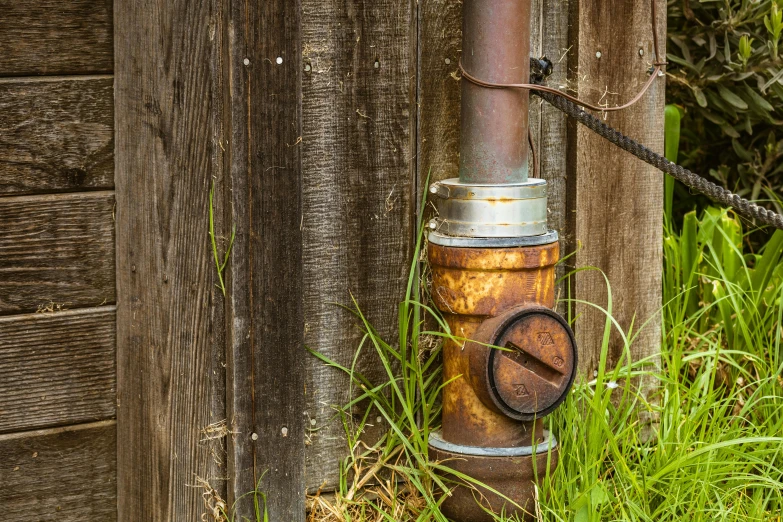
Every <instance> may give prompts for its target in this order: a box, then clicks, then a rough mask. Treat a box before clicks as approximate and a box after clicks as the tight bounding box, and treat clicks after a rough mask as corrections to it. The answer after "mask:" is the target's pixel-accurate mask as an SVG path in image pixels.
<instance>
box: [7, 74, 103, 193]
mask: <svg viewBox="0 0 783 522" xmlns="http://www.w3.org/2000/svg"><path fill="white" fill-rule="evenodd" d="M0 113H1V114H2V115H3V121H2V124H0V195H2V194H30V193H39V192H64V191H75V190H84V189H111V188H114V129H113V125H114V89H113V79H112V78H111V77H94V76H93V77H90V76H87V77H82V76H79V77H73V78H62V77H60V78H41V79H39V78H27V79H13V80H0Z"/></svg>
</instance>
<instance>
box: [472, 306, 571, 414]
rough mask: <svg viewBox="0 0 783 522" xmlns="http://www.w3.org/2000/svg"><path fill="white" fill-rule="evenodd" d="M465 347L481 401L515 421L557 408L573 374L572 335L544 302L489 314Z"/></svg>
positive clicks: (566, 324)
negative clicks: (493, 315) (495, 314)
mask: <svg viewBox="0 0 783 522" xmlns="http://www.w3.org/2000/svg"><path fill="white" fill-rule="evenodd" d="M487 345H490V346H495V347H497V348H490V347H488V346H487ZM465 348H466V350H469V352H470V379H471V384H472V385H473V389H474V390H475V391H476V394H477V395H478V396H479V398H480V399H481V401H482V402H483V403H484V404H485V405H486V406H487V407H488V408H491V409H493V410H495V411H497V412H498V413H503V414H505V415H507V416H509V417H511V418H513V419H517V420H522V421H531V420H534V419H540V418H541V417H543V416H544V415H547V414H548V413H550V412H551V411H552V410H554V409H555V408H557V406H558V405H560V403H561V402H562V401H563V400H564V399H565V397H566V395H567V394H568V390H569V389H570V388H571V385H572V384H573V382H574V377H575V375H576V368H577V351H576V342H575V341H574V334H573V332H572V331H571V328H570V327H569V326H568V323H566V321H565V320H564V319H563V318H562V317H560V315H558V314H557V313H555V312H554V311H552V310H550V309H548V308H544V307H538V306H522V307H517V308H513V309H511V310H509V311H507V312H505V313H503V314H502V315H500V316H498V317H493V318H491V319H487V320H486V321H484V323H482V325H481V326H480V327H479V328H478V330H477V331H476V334H475V336H474V341H473V342H470V343H468V344H467V345H466V347H465Z"/></svg>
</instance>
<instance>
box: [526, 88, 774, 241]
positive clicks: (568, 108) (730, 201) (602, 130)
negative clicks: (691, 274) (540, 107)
mask: <svg viewBox="0 0 783 522" xmlns="http://www.w3.org/2000/svg"><path fill="white" fill-rule="evenodd" d="M533 93H534V94H535V95H536V96H539V97H540V98H541V99H542V100H544V101H546V102H547V103H549V104H550V105H552V106H553V107H555V108H557V109H559V110H561V111H562V112H564V113H565V114H567V115H568V116H570V117H572V118H574V119H575V120H577V121H578V122H579V123H581V124H582V125H584V126H585V127H587V128H588V129H590V130H591V131H593V132H595V133H596V134H598V135H599V136H601V137H603V138H605V139H606V140H608V141H609V142H611V143H613V144H615V145H617V146H618V147H620V148H621V149H623V150H624V151H627V152H630V153H631V154H633V155H634V156H636V157H637V158H639V159H640V160H642V161H644V162H645V163H647V164H649V165H652V166H653V167H655V168H656V169H658V170H660V171H662V172H666V173H667V174H670V175H671V176H672V177H673V178H674V179H676V180H678V181H681V182H682V183H683V184H684V185H686V186H688V187H690V188H692V189H693V190H695V191H697V192H700V193H701V194H704V195H705V196H707V197H708V198H710V199H711V200H713V201H715V202H716V203H720V204H721V205H724V206H726V207H731V208H733V209H734V211H735V212H737V214H739V215H741V216H743V217H745V218H747V219H750V220H756V222H758V223H763V224H766V225H771V226H773V227H775V228H777V229H780V230H783V216H781V215H780V214H777V213H775V212H773V211H771V210H767V209H766V208H764V207H760V206H758V205H755V204H753V203H751V202H750V201H748V200H747V199H744V198H742V197H740V196H738V195H737V194H734V193H732V192H730V191H728V190H726V189H725V188H723V187H720V186H718V185H716V184H715V183H712V182H710V181H708V180H706V179H704V178H703V177H701V176H699V175H698V174H696V173H694V172H691V171H690V170H688V169H686V168H685V167H682V166H680V165H677V164H676V163H672V162H671V161H669V160H667V159H666V158H665V157H663V156H661V155H660V154H657V153H655V152H653V151H652V150H650V149H648V148H647V147H645V146H644V145H642V144H641V143H639V142H637V141H635V140H633V139H631V138H629V137H628V136H626V135H624V134H623V133H621V132H620V131H618V130H616V129H613V128H612V127H610V126H609V125H607V124H606V123H604V122H602V121H601V120H600V119H598V118H596V117H595V116H593V115H592V114H589V113H587V112H585V111H584V110H583V109H582V108H581V107H579V106H578V105H576V104H575V103H573V102H571V101H569V100H567V99H565V98H563V97H561V96H558V95H557V94H552V93H549V92H539V91H533Z"/></svg>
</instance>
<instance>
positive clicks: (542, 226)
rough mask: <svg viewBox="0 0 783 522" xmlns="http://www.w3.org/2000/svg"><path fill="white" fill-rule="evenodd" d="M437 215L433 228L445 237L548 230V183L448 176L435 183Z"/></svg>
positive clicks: (500, 235) (503, 235) (517, 234)
mask: <svg viewBox="0 0 783 522" xmlns="http://www.w3.org/2000/svg"><path fill="white" fill-rule="evenodd" d="M430 192H431V193H432V194H433V195H435V196H437V200H436V207H437V209H438V217H436V218H435V219H433V220H432V221H430V224H429V227H430V230H432V231H434V232H439V233H441V234H443V235H446V236H455V237H471V238H476V237H483V238H496V237H497V238H507V237H526V236H540V235H543V234H546V233H547V231H548V230H547V183H546V181H545V180H542V179H530V180H527V181H525V182H523V183H506V184H479V183H464V182H462V181H460V180H459V179H448V180H445V181H440V182H438V183H434V184H433V185H432V186H431V187H430Z"/></svg>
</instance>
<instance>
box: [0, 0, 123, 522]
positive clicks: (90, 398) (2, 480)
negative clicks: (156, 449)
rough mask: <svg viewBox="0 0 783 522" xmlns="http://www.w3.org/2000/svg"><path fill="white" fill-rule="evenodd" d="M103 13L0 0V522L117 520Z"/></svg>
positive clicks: (104, 0) (109, 93) (106, 13)
mask: <svg viewBox="0 0 783 522" xmlns="http://www.w3.org/2000/svg"><path fill="white" fill-rule="evenodd" d="M112 18H113V0H24V1H19V0H0V520H3V521H7V522H23V521H24V522H28V521H36V522H39V521H58V522H77V521H78V522H84V521H101V522H112V521H114V520H116V519H117V502H116V497H117V487H116V423H115V421H114V420H113V418H114V417H115V415H116V402H117V393H116V392H117V390H116V340H115V338H116V334H115V316H116V314H115V308H114V306H113V303H114V301H115V277H114V275H115V266H114V265H115V255H114V237H115V234H114V193H113V188H114V110H113V105H114V92H113V90H114V87H113V81H114V80H113V77H112V76H111V74H112V73H113V38H112V33H113V20H112ZM36 311H40V312H41V313H33V312H36ZM87 423H91V424H87ZM31 430H39V431H31Z"/></svg>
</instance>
